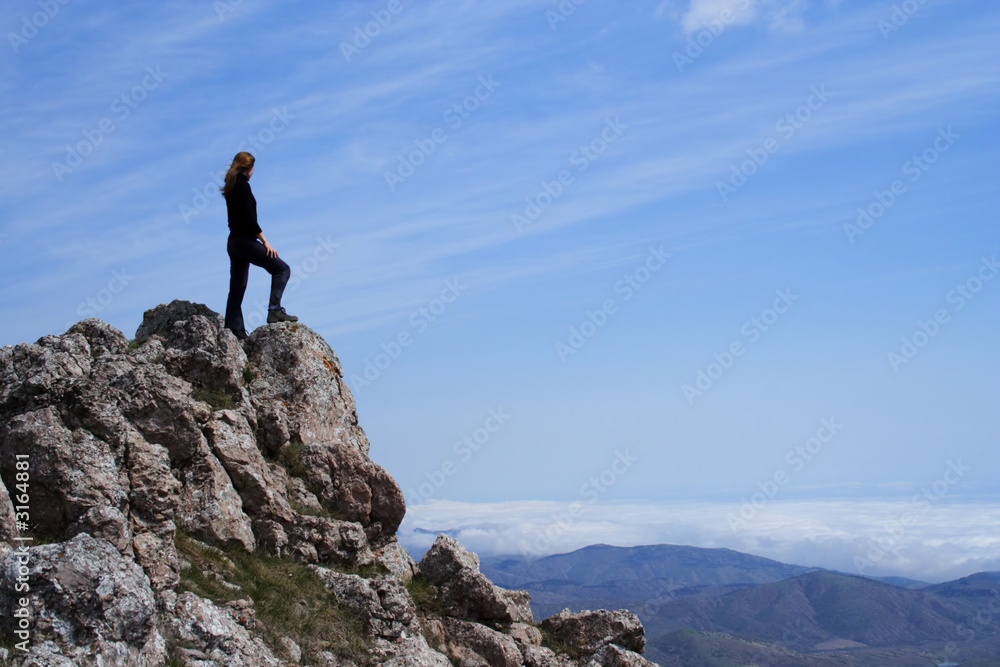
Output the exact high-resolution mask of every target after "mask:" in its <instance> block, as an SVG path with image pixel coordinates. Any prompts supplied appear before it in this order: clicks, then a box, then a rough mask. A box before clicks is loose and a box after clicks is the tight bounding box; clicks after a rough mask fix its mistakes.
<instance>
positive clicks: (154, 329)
mask: <svg viewBox="0 0 1000 667" xmlns="http://www.w3.org/2000/svg"><path fill="white" fill-rule="evenodd" d="M198 315H200V316H201V317H204V318H206V319H208V320H209V321H210V322H212V323H213V324H214V325H215V326H216V328H219V329H221V328H223V326H224V325H225V320H224V318H223V317H222V315H220V314H219V313H217V312H215V311H214V310H212V309H211V308H209V307H208V306H206V305H204V304H201V303H192V302H190V301H183V300H181V299H174V300H173V301H171V302H170V303H161V304H160V305H159V306H157V307H155V308H150V309H149V310H147V311H146V312H145V313H143V314H142V324H140V325H139V328H138V330H136V332H135V339H136V340H137V341H139V342H140V343H144V342H145V341H147V340H148V339H149V338H150V337H151V336H154V335H157V336H160V337H161V338H164V339H166V338H167V337H168V336H169V335H170V332H171V330H172V329H173V326H174V323H175V322H179V321H182V320H190V319H191V318H192V317H195V316H198Z"/></svg>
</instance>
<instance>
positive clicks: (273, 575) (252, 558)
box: [177, 531, 372, 665]
mask: <svg viewBox="0 0 1000 667" xmlns="http://www.w3.org/2000/svg"><path fill="white" fill-rule="evenodd" d="M177 551H178V555H179V556H181V557H182V558H184V559H185V560H187V561H188V562H190V563H191V567H187V568H184V570H182V571H181V583H180V586H179V588H178V590H179V591H190V592H192V593H194V594H195V595H200V596H201V597H205V598H208V599H210V600H212V601H213V602H215V603H217V604H225V603H226V602H230V601H232V600H237V599H244V598H246V597H248V596H249V597H250V598H251V599H252V600H253V602H254V610H255V612H256V618H257V625H256V627H255V630H254V632H255V633H256V634H259V635H260V636H261V637H262V638H263V639H264V642H265V643H266V644H267V645H268V646H269V647H270V648H271V650H273V651H274V652H275V654H277V655H284V650H283V648H282V647H281V645H280V644H279V643H278V639H279V638H280V637H283V636H284V637H291V638H292V639H293V640H294V641H295V643H297V644H298V645H299V646H300V647H301V648H302V654H303V659H304V661H306V662H308V661H311V660H315V659H316V658H317V655H318V653H319V652H320V651H324V650H325V651H330V652H332V653H334V654H335V655H338V656H340V657H341V658H344V659H347V660H352V661H354V662H355V663H357V664H359V665H367V664H371V658H370V655H369V653H368V651H369V649H370V648H371V647H372V643H371V640H370V639H369V638H368V633H367V628H366V621H365V619H364V618H363V617H362V616H361V614H359V613H358V612H357V611H354V610H351V609H347V608H344V607H342V606H341V605H339V604H338V603H337V600H336V598H335V597H334V595H333V593H331V592H330V591H328V590H327V588H326V586H325V585H324V584H323V582H322V581H321V580H320V579H319V577H317V576H316V574H315V573H314V572H312V571H311V570H310V569H309V568H308V567H307V566H305V565H303V564H302V563H297V562H294V561H291V560H286V559H281V558H274V557H271V556H267V555H264V554H261V553H248V552H246V551H244V550H242V549H239V548H233V549H227V550H225V551H223V550H220V549H216V548H214V547H211V546H208V545H206V544H202V543H200V542H198V541H196V540H193V539H192V538H190V537H188V536H186V535H183V534H182V533H180V532H179V531H178V533H177ZM227 584H228V585H227ZM233 584H235V585H236V586H238V587H239V588H238V589H237V588H234V587H233V586H232V585H233ZM285 657H286V658H287V657H288V656H285Z"/></svg>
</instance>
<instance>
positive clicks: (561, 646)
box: [538, 628, 580, 660]
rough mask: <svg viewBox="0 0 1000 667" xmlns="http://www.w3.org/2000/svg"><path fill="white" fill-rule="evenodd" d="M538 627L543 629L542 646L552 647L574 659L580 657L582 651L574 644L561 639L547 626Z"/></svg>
mask: <svg viewBox="0 0 1000 667" xmlns="http://www.w3.org/2000/svg"><path fill="white" fill-rule="evenodd" d="M538 629H539V630H541V631H542V646H544V647H545V648H547V649H551V650H553V651H555V652H556V653H561V654H563V655H568V656H569V657H570V658H572V659H573V660H579V659H580V652H579V651H577V650H576V649H575V648H574V647H573V646H571V645H570V644H567V643H566V642H564V641H563V640H561V639H559V638H558V637H556V636H555V635H554V634H552V633H551V632H549V631H547V630H545V628H538Z"/></svg>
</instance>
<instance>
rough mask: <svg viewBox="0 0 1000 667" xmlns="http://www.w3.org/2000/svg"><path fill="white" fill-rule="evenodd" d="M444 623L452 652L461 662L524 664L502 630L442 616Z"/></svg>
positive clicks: (507, 666) (500, 666)
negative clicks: (498, 630)
mask: <svg viewBox="0 0 1000 667" xmlns="http://www.w3.org/2000/svg"><path fill="white" fill-rule="evenodd" d="M444 626H445V632H446V633H447V634H448V640H449V643H450V644H451V652H452V654H453V655H454V656H455V657H457V658H458V659H459V660H461V662H462V664H463V665H465V664H474V665H489V667H521V665H522V664H523V659H522V656H521V651H520V650H519V649H518V647H517V643H516V642H515V641H514V640H513V639H512V638H511V637H509V636H507V635H505V634H503V633H502V632H497V631H496V630H493V629H491V628H488V627H486V626H485V625H480V624H479V623H470V622H468V621H461V620H458V619H455V618H448V619H445V622H444ZM470 654H472V655H470Z"/></svg>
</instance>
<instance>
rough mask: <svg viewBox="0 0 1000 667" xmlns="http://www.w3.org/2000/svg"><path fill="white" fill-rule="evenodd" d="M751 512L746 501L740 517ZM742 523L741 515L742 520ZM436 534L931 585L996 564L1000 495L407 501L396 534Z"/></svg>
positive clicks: (422, 544)
mask: <svg viewBox="0 0 1000 667" xmlns="http://www.w3.org/2000/svg"><path fill="white" fill-rule="evenodd" d="M749 514H751V513H750V511H749V510H748V509H746V508H745V509H744V516H746V515H749ZM740 521H742V523H741V522H740ZM439 533H447V534H449V535H452V536H453V537H455V538H457V539H458V540H459V541H461V542H462V544H464V545H465V546H466V547H467V548H468V549H470V550H472V551H475V552H477V553H479V554H480V555H498V554H520V555H526V556H530V557H539V556H545V555H549V554H555V553H566V552H569V551H573V550H575V549H579V548H581V547H584V546H588V545H591V544H611V545H616V546H637V545H644V544H685V545H691V546H696V547H706V548H717V547H725V548H729V549H734V550H736V551H741V552H743V553H748V554H753V555H757V556H764V557H766V558H772V559H774V560H777V561H781V562H783V563H790V564H795V565H804V566H809V567H823V568H828V569H832V570H838V571H841V572H844V573H848V574H864V575H869V576H902V577H909V578H912V579H918V580H921V581H926V582H930V583H937V582H941V581H947V580H951V579H957V578H959V577H962V576H966V575H969V574H972V573H974V572H981V571H988V570H1000V503H997V502H974V503H968V502H967V503H943V502H939V503H936V504H931V503H915V502H912V501H906V502H899V501H886V500H810V501H784V502H771V503H769V504H767V505H766V506H764V507H761V508H760V509H759V510H757V511H756V512H755V513H753V515H752V516H750V518H748V519H743V517H741V516H740V507H739V506H734V505H733V504H731V503H725V504H723V503H710V502H673V503H634V502H632V503H626V502H622V503H594V504H586V503H576V504H575V505H574V504H573V503H569V502H552V501H511V502H503V503H461V502H453V501H430V502H427V503H423V504H419V505H411V506H409V507H408V508H407V514H406V518H405V519H404V521H403V524H402V525H401V526H400V528H399V539H400V542H401V543H402V544H403V545H404V546H405V547H406V548H407V549H409V551H410V552H411V553H412V554H413V556H414V557H415V558H417V559H419V558H420V556H421V555H423V553H424V552H425V551H426V550H427V549H428V548H429V547H430V546H431V544H432V543H433V542H434V539H435V537H436V536H437V534H439Z"/></svg>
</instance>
